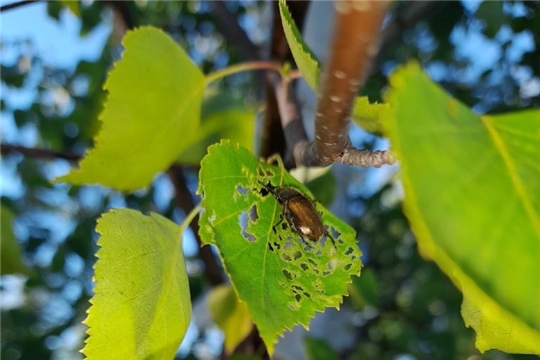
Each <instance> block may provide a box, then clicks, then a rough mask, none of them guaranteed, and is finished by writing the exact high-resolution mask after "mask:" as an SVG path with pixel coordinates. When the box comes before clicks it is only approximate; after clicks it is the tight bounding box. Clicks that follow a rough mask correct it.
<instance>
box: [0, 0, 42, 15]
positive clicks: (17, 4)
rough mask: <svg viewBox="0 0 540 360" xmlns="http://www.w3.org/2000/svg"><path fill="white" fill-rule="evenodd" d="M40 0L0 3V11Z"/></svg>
mask: <svg viewBox="0 0 540 360" xmlns="http://www.w3.org/2000/svg"><path fill="white" fill-rule="evenodd" d="M41 1H43V0H23V1H17V2H14V3H11V4H6V5H2V6H0V12H4V11H8V10H13V9H16V8H18V7H21V6H25V5H29V4H32V3H37V2H41Z"/></svg>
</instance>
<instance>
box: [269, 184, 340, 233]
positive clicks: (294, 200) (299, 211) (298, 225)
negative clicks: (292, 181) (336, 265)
mask: <svg viewBox="0 0 540 360" xmlns="http://www.w3.org/2000/svg"><path fill="white" fill-rule="evenodd" d="M260 192H261V194H262V195H263V196H266V195H268V193H270V194H272V195H273V196H274V198H276V200H277V201H278V202H279V203H280V204H281V205H282V207H283V210H282V213H281V219H280V220H279V222H278V223H277V224H276V225H274V227H273V228H274V232H276V227H277V226H278V225H279V224H280V223H282V222H283V220H285V221H286V222H287V224H288V225H289V226H290V227H291V229H292V230H293V231H294V232H295V233H297V234H298V235H300V237H301V238H302V240H303V241H304V242H305V243H308V241H312V242H315V241H317V240H319V239H320V238H321V237H322V236H323V235H325V236H326V237H328V238H330V240H332V243H333V242H334V239H332V238H331V237H330V236H329V235H328V234H327V232H326V230H325V228H324V225H323V223H322V220H321V216H320V215H319V213H318V212H317V209H316V208H315V203H314V202H313V201H312V200H310V199H308V198H307V197H305V196H304V195H303V194H302V193H301V192H300V191H298V190H297V189H295V188H293V187H291V186H284V187H275V186H273V185H272V184H270V183H268V184H266V185H264V184H263V188H262V189H261V191H260ZM306 240H308V241H306Z"/></svg>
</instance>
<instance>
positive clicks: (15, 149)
mask: <svg viewBox="0 0 540 360" xmlns="http://www.w3.org/2000/svg"><path fill="white" fill-rule="evenodd" d="M0 147H1V151H2V154H9V153H19V154H22V155H24V156H27V157H31V158H39V159H64V160H69V161H77V160H79V159H80V158H81V156H79V155H75V154H70V153H65V152H61V151H53V150H47V149H35V148H28V147H24V146H19V145H10V144H0Z"/></svg>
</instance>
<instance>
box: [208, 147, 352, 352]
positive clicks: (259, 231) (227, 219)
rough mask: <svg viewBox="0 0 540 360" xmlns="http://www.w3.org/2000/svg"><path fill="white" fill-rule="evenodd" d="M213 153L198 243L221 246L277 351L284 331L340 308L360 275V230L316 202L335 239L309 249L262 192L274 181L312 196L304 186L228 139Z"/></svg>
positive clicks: (242, 295)
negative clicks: (348, 289)
mask: <svg viewBox="0 0 540 360" xmlns="http://www.w3.org/2000/svg"><path fill="white" fill-rule="evenodd" d="M208 151H209V152H208V155H207V156H206V157H205V158H204V159H203V161H202V163H201V172H200V186H199V190H198V192H199V194H201V195H202V207H203V211H202V213H201V218H200V225H201V228H200V229H201V230H200V235H201V239H202V240H203V242H205V243H208V244H215V245H216V246H217V247H218V249H219V253H220V255H221V258H222V260H223V263H224V266H225V269H226V271H227V273H228V274H229V276H230V277H231V281H232V283H233V285H234V287H235V288H236V290H237V293H238V296H239V297H240V299H241V300H242V301H244V302H245V303H246V304H247V307H248V309H249V312H250V315H251V318H252V319H253V321H254V322H255V324H256V325H257V328H258V330H259V333H260V334H261V337H262V338H263V340H264V342H265V344H266V347H267V349H268V351H269V352H270V353H272V352H273V349H274V344H275V342H276V340H277V337H278V335H281V334H282V333H283V332H284V331H285V330H286V329H291V328H292V327H293V326H294V325H296V324H302V325H304V326H306V325H307V324H308V322H309V320H310V318H311V317H312V316H313V315H314V314H315V312H316V311H322V310H324V308H326V307H338V306H339V304H340V303H341V301H342V297H343V295H345V294H346V291H347V283H349V282H350V281H351V276H352V275H358V274H359V273H360V267H361V263H360V256H361V253H360V250H359V249H358V246H357V243H356V238H355V232H354V230H353V229H351V228H350V227H349V226H348V225H346V224H345V223H343V222H342V221H341V220H339V219H338V218H336V217H335V216H333V215H332V214H331V213H330V212H328V210H326V209H324V208H323V207H322V206H321V205H320V204H318V203H317V204H316V208H317V211H318V212H319V213H320V214H322V215H321V218H322V221H323V223H324V224H325V226H326V231H327V233H328V235H330V236H323V237H322V238H321V239H320V240H319V241H317V242H313V243H309V244H306V243H305V242H304V240H302V239H300V236H299V235H298V234H297V233H295V232H294V231H293V230H292V228H291V226H290V225H287V224H288V222H287V221H284V222H282V223H281V224H280V225H278V222H279V220H280V215H281V213H282V206H281V205H280V204H279V203H278V202H277V200H276V199H275V198H274V197H272V195H269V194H266V196H265V192H264V189H265V187H267V186H268V184H269V183H270V184H271V185H272V186H276V187H283V186H291V187H294V188H296V189H298V191H301V192H302V193H304V194H307V195H306V196H308V197H311V195H309V192H308V191H307V189H306V188H305V187H304V186H302V185H301V184H300V183H298V182H297V181H296V180H295V179H294V178H293V177H292V176H291V175H289V173H287V172H286V171H285V170H284V169H283V168H282V167H276V166H271V165H268V164H266V163H261V162H259V161H258V160H257V159H256V158H255V157H254V156H253V155H252V154H251V153H250V152H249V151H247V150H246V149H243V148H241V147H239V146H236V145H232V144H231V143H230V142H228V141H223V142H221V143H220V144H218V145H213V146H211V147H210V148H209V149H208ZM276 225H277V226H276ZM284 225H286V226H284ZM330 237H331V238H332V239H333V240H334V242H335V245H333V243H332V241H331V239H330Z"/></svg>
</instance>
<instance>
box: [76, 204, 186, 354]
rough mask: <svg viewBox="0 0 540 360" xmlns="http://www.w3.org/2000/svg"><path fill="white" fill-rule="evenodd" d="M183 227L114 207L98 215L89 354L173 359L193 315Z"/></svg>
mask: <svg viewBox="0 0 540 360" xmlns="http://www.w3.org/2000/svg"><path fill="white" fill-rule="evenodd" d="M182 230H183V229H182V227H180V226H178V225H176V224H174V223H173V222H171V221H169V220H167V219H165V218H163V217H161V216H160V215H157V214H151V215H150V216H146V215H143V214H141V213H139V212H137V211H134V210H129V209H113V210H111V211H110V212H108V213H106V214H104V215H103V216H102V217H101V219H99V221H98V226H97V232H98V233H100V234H101V238H100V239H99V241H98V245H99V246H100V247H101V248H100V249H99V251H98V253H97V257H98V260H97V262H96V264H95V266H94V270H95V273H94V281H95V283H96V287H95V295H94V297H93V298H92V299H91V300H90V302H91V303H92V306H91V308H90V310H89V311H88V317H87V318H86V320H85V324H86V325H88V327H89V329H88V335H89V337H88V339H87V340H86V347H85V348H84V349H83V350H82V352H83V353H84V354H85V355H86V356H87V358H88V359H172V358H174V354H175V353H176V351H177V349H178V346H179V345H180V342H181V341H182V338H183V337H184V333H185V332H186V329H187V326H188V324H189V321H190V318H191V301H190V295H189V285H188V278H187V273H186V267H185V261H184V256H183V253H182V241H181V234H182Z"/></svg>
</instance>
